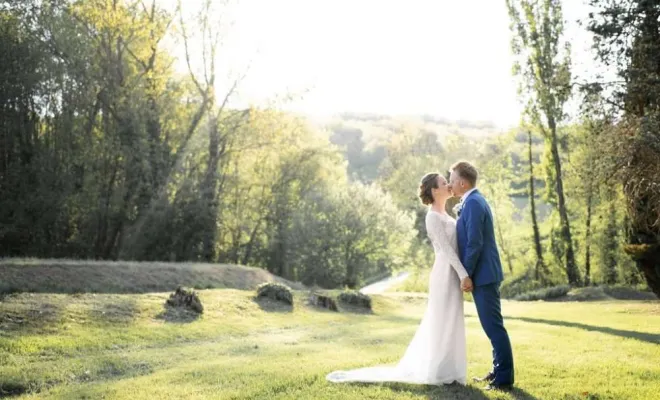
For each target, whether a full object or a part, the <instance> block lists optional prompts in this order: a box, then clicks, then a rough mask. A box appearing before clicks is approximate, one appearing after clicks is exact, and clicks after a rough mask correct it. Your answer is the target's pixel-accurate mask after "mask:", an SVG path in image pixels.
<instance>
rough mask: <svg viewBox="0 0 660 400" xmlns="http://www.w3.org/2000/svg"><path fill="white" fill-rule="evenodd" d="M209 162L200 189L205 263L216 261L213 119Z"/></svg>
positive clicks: (217, 143) (216, 153) (216, 145)
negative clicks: (202, 206) (202, 205)
mask: <svg viewBox="0 0 660 400" xmlns="http://www.w3.org/2000/svg"><path fill="white" fill-rule="evenodd" d="M209 125H210V126H209V160H208V164H207V166H206V175H205V176H204V183H203V187H202V198H203V200H204V202H203V204H204V207H205V210H204V214H203V215H202V225H203V226H204V232H203V237H202V259H203V260H204V261H207V262H213V261H215V260H216V252H215V242H216V237H217V232H218V228H217V221H218V201H217V194H216V191H217V189H218V164H219V161H220V133H219V132H218V121H217V120H216V119H215V118H213V119H211V121H210V122H209Z"/></svg>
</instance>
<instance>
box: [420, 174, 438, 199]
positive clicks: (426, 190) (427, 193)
mask: <svg viewBox="0 0 660 400" xmlns="http://www.w3.org/2000/svg"><path fill="white" fill-rule="evenodd" d="M439 176H440V174H438V173H436V172H432V173H430V174H426V175H424V177H423V178H422V181H421V182H420V184H419V198H420V199H421V200H422V204H424V205H429V204H433V192H432V191H433V189H437V188H438V177H439Z"/></svg>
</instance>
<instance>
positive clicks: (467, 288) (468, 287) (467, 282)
mask: <svg viewBox="0 0 660 400" xmlns="http://www.w3.org/2000/svg"><path fill="white" fill-rule="evenodd" d="M461 289H462V290H463V291H464V292H471V291H472V289H473V285H472V279H470V277H469V276H466V277H465V278H463V280H462V281H461Z"/></svg>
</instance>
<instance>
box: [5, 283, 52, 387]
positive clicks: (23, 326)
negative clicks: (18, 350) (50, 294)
mask: <svg viewBox="0 0 660 400" xmlns="http://www.w3.org/2000/svg"><path fill="white" fill-rule="evenodd" d="M14 296H20V295H14ZM64 318H65V305H64V304H59V303H55V302H44V303H40V304H37V303H33V302H29V301H25V300H24V299H20V298H16V299H14V298H12V300H11V301H6V302H5V303H4V305H3V307H2V309H1V310H0V330H1V331H4V332H20V333H28V332H39V333H48V332H50V331H51V329H55V327H57V326H58V325H60V324H61V323H62V320H63V319H64ZM0 397H1V396H0Z"/></svg>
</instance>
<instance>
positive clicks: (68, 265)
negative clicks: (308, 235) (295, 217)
mask: <svg viewBox="0 0 660 400" xmlns="http://www.w3.org/2000/svg"><path fill="white" fill-rule="evenodd" d="M263 282H280V283H284V284H286V285H288V286H289V287H291V288H293V289H304V286H303V285H301V284H299V283H294V282H289V281H287V280H285V279H282V278H280V277H278V276H275V275H272V274H270V273H269V272H268V271H266V270H263V269H260V268H251V267H243V266H240V265H231V264H206V263H166V262H130V261H93V260H76V261H74V260H47V259H46V260H44V259H17V258H7V259H1V258H0V295H2V294H6V293H16V292H36V293H149V292H165V291H170V290H174V289H175V288H176V287H177V286H179V285H183V286H188V287H192V288H195V289H218V288H230V289H254V288H256V287H257V285H259V284H260V283H263Z"/></svg>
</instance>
